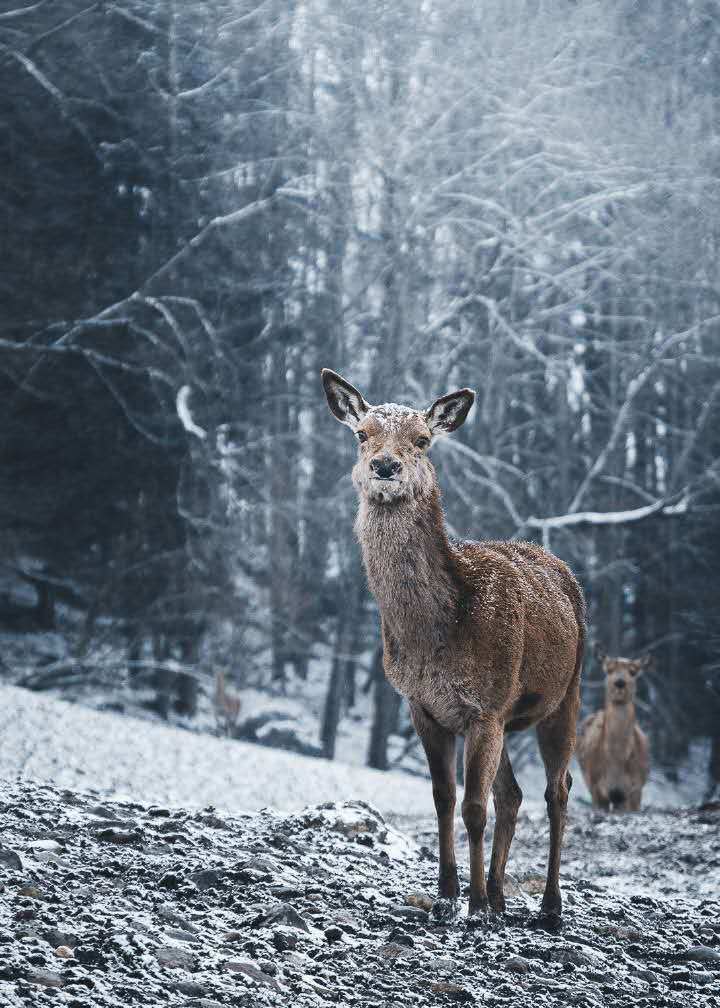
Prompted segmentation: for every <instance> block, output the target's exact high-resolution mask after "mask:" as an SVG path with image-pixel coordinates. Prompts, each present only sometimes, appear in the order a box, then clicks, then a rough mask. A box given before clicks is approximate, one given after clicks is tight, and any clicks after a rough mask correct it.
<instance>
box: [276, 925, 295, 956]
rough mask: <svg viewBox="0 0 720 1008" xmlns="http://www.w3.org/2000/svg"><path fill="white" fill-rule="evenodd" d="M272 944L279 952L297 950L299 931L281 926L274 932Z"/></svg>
mask: <svg viewBox="0 0 720 1008" xmlns="http://www.w3.org/2000/svg"><path fill="white" fill-rule="evenodd" d="M272 943H273V945H274V946H275V948H276V949H277V950H278V952H286V951H290V950H292V949H294V948H296V946H297V943H298V934H297V929H296V928H291V927H288V926H287V925H283V924H281V925H280V927H276V928H275V930H274V931H273V936H272Z"/></svg>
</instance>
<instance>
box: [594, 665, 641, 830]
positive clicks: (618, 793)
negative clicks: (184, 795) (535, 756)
mask: <svg viewBox="0 0 720 1008" xmlns="http://www.w3.org/2000/svg"><path fill="white" fill-rule="evenodd" d="M599 657H600V659H601V662H602V668H603V671H604V673H605V707H604V709H603V710H601V711H596V712H595V713H594V714H590V715H589V717H586V718H585V720H584V721H583V722H582V724H581V726H580V731H579V738H578V749H577V757H578V763H579V764H580V768H581V769H582V772H583V777H584V778H585V783H586V784H587V787H588V791H589V792H590V795H591V797H592V803H593V807H594V808H601V809H606V810H612V811H614V812H627V811H630V812H637V810H638V809H639V808H640V801H641V798H642V789H643V787H644V786H645V784H646V782H647V779H648V774H649V772H650V750H649V746H648V740H647V737H646V735H645V733H644V732H643V731H642V730H641V728H640V727H639V725H638V723H637V721H636V720H635V692H636V689H637V680H638V676H639V675H640V674H641V673H642V672H643V671H644V670H645V669H646V668H648V667H649V666H650V665H651V664H652V661H653V659H652V657H651V656H649V655H646V657H645V658H640V659H638V660H637V661H632V660H631V659H630V658H608V657H607V656H605V655H600V656H599Z"/></svg>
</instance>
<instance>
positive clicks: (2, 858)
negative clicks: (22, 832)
mask: <svg viewBox="0 0 720 1008" xmlns="http://www.w3.org/2000/svg"><path fill="white" fill-rule="evenodd" d="M0 865H3V866H4V867H5V868H13V869H15V870H16V871H22V867H23V863H22V861H21V859H20V855H19V854H16V853H15V851H14V850H10V848H9V847H2V846H0Z"/></svg>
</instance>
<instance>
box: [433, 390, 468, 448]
mask: <svg viewBox="0 0 720 1008" xmlns="http://www.w3.org/2000/svg"><path fill="white" fill-rule="evenodd" d="M474 401H475V393H474V392H473V390H472V389H468V388H464V389H459V391H457V392H449V393H448V394H447V395H444V396H441V397H440V399H436V400H435V402H434V403H433V404H432V406H431V407H430V409H429V410H427V411H426V412H425V420H426V422H427V425H428V427H429V428H430V430H431V431H432V433H433V436H434V437H442V436H443V435H444V434H450V433H452V431H454V430H457V429H458V427H460V426H461V425H462V424H464V423H465V418H466V417H467V415H468V413H469V412H470V407H471V406H472V404H473V403H474Z"/></svg>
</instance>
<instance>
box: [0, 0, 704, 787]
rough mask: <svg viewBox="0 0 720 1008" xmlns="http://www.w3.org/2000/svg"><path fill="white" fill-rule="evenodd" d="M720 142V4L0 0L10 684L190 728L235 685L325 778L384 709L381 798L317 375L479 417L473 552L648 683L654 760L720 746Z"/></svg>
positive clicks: (368, 651) (450, 460)
mask: <svg viewBox="0 0 720 1008" xmlns="http://www.w3.org/2000/svg"><path fill="white" fill-rule="evenodd" d="M719 112H720V2H718V0H695V2H693V0H655V2H632V0H602V2H596V0H576V2H573V0H548V2H542V0H482V2H478V0H424V2H421V0H393V2H392V3H390V2H382V0H265V2H257V0H255V2H246V0H232V2H230V0H227V2H220V0H218V2H216V0H206V2H193V3H189V2H182V0H117V2H113V0H101V2H98V3H87V2H83V0H51V2H50V0H44V2H43V0H40V2H35V3H32V2H27V0H26V2H24V3H23V2H22V0H14V2H12V3H3V4H0V145H1V149H0V165H1V167H0V220H1V221H2V237H3V242H2V265H1V267H0V285H1V292H2V318H1V322H0V325H1V328H2V338H1V339H0V430H1V431H2V436H1V437H0V543H1V544H2V551H1V552H0V632H1V633H2V640H3V641H5V647H4V648H3V652H4V653H3V654H2V659H3V662H4V671H3V675H4V677H5V678H6V679H7V680H8V681H12V682H16V683H20V684H23V685H26V686H30V687H32V688H35V689H45V688H59V687H63V686H65V687H67V686H69V685H74V686H75V687H77V688H84V687H85V686H87V687H88V688H91V687H92V688H93V689H97V688H102V689H104V690H105V691H106V692H107V695H108V697H110V698H112V696H113V691H115V692H118V691H122V690H123V689H126V688H127V689H133V688H137V689H140V688H143V689H145V690H146V691H149V694H150V700H149V702H150V703H151V704H152V705H153V706H154V708H155V709H156V710H157V711H158V712H159V713H160V714H161V715H163V716H169V715H170V714H171V713H172V712H173V711H174V712H175V713H179V714H180V715H182V716H184V717H186V718H192V716H193V714H194V712H195V710H196V708H197V705H198V703H199V700H200V699H201V698H202V697H206V696H207V695H208V694H209V691H211V690H212V681H213V677H214V675H215V674H216V673H217V671H218V669H222V670H223V671H224V673H225V676H226V678H227V682H228V687H229V688H230V687H234V689H235V690H236V691H237V692H239V694H240V696H241V697H242V695H243V691H244V690H246V689H248V688H250V687H252V688H253V689H255V690H260V691H264V692H266V693H267V695H268V696H270V697H273V696H275V697H276V696H280V695H282V694H283V693H286V692H288V691H290V692H293V694H294V695H295V696H299V697H302V696H303V691H305V690H306V691H307V695H308V697H311V696H312V697H314V698H315V700H317V701H318V703H319V707H318V715H317V719H316V722H317V723H316V725H315V730H316V734H317V739H318V740H319V741H318V745H319V748H320V749H321V750H322V751H323V752H324V753H325V755H328V756H333V755H334V753H335V745H336V738H337V731H338V725H339V724H341V723H342V719H343V718H344V717H345V716H346V715H347V714H348V712H350V713H352V711H353V710H355V709H360V708H359V707H358V705H359V704H361V703H363V702H364V703H366V705H367V706H366V708H364V709H366V711H367V713H366V715H364V716H365V717H366V719H367V721H368V724H367V726H366V727H367V737H368V746H369V750H368V757H369V760H370V762H371V763H372V764H373V765H376V766H381V767H382V766H386V765H387V763H388V736H389V735H390V734H391V733H393V732H397V731H401V730H402V729H403V726H404V723H405V722H404V720H403V716H402V715H400V714H399V713H398V705H397V703H395V702H394V700H393V698H392V696H391V694H390V692H389V688H388V687H387V686H386V685H385V684H384V682H383V680H382V677H381V676H380V675H379V673H378V662H377V644H378V626H377V618H376V614H375V611H374V608H373V605H372V602H371V600H370V598H369V595H368V592H367V590H366V587H365V581H364V576H363V573H362V570H361V566H360V559H359V551H358V548H357V545H356V543H355V542H354V541H353V533H352V525H353V515H354V508H355V495H354V491H353V489H352V487H351V484H350V480H349V470H350V467H351V464H352V459H353V456H354V452H355V448H354V444H353V439H352V438H350V437H349V436H345V435H346V433H347V432H344V431H343V430H342V429H341V428H339V427H338V426H337V424H336V423H335V422H334V420H333V419H332V417H331V416H330V414H329V413H328V411H327V407H326V405H325V402H324V399H323V396H322V394H321V388H320V384H319V370H320V368H321V367H322V366H329V367H332V368H334V369H336V370H339V371H340V372H342V373H343V374H345V375H346V376H347V377H348V378H349V379H350V380H351V381H353V382H354V383H356V384H358V385H359V386H360V387H361V388H362V389H363V391H364V392H365V394H366V396H367V398H368V399H369V400H370V401H374V402H378V401H386V400H388V399H391V400H395V401H400V402H407V403H411V404H416V405H424V404H427V403H429V402H430V401H432V399H434V398H435V397H436V396H437V395H440V394H442V393H444V392H446V391H447V390H449V389H451V388H454V387H458V386H463V385H470V386H473V387H475V388H476V389H477V390H478V400H477V406H476V408H475V409H474V411H473V413H472V415H471V417H470V419H469V421H468V423H467V424H466V425H465V427H464V428H463V429H462V430H461V431H460V432H459V434H458V435H457V436H456V437H455V438H454V439H448V440H447V442H446V443H443V445H442V446H439V447H438V448H437V449H436V450H435V452H434V461H435V463H436V465H437V467H438V470H439V475H440V481H441V484H442V486H443V488H444V494H445V506H446V511H447V516H448V523H449V526H450V529H451V531H453V532H457V533H459V534H461V535H470V536H474V537H476V538H481V537H487V538H490V537H513V536H519V537H524V538H528V539H534V540H537V541H540V542H544V543H545V544H546V545H548V546H549V547H550V548H551V549H552V550H554V551H555V552H556V553H558V554H559V555H560V556H562V557H563V558H564V559H565V560H567V561H568V562H569V563H570V564H571V565H572V566H573V568H574V569H575V571H576V572H577V574H578V576H579V577H580V579H581V580H582V583H583V585H584V587H585V589H586V592H587V597H588V603H589V617H590V626H591V634H592V639H593V641H594V642H595V643H597V644H598V645H600V646H601V647H602V648H603V649H604V650H606V651H607V652H609V653H611V654H613V653H622V654H626V655H639V654H643V653H646V652H650V653H652V654H653V655H654V656H655V659H656V665H655V670H654V672H652V673H651V674H650V675H649V676H647V677H646V679H645V681H644V685H643V687H642V694H641V699H642V708H641V714H640V716H641V720H642V721H643V723H644V725H645V726H646V727H648V728H649V730H650V733H651V737H652V744H653V751H654V755H655V759H656V761H657V762H658V763H659V764H661V765H664V766H667V767H669V768H672V767H673V766H675V765H676V764H677V763H678V762H679V761H680V760H681V759H682V758H683V757H684V755H685V754H686V752H687V750H688V747H689V745H690V743H691V742H692V741H693V740H695V739H699V738H702V737H707V736H709V735H711V734H713V732H714V733H715V734H718V733H719V732H720V727H719V726H720V697H719V689H720V687H719V671H718V670H719V669H720V609H719V606H718V596H719V592H718V577H717V572H718V568H719V566H720V534H719V533H720V513H719V511H718V492H717V490H718V477H719V476H720V275H719V265H718V263H719V257H718V247H719V243H720V213H719V211H720V200H719V199H718V196H719V183H720V115H719ZM587 668H588V672H587V676H586V686H585V690H586V693H585V699H586V703H587V704H588V705H589V706H594V705H597V704H598V703H600V702H601V696H602V692H601V687H600V679H599V676H600V673H599V670H598V669H597V667H596V663H594V662H593V661H592V660H591V661H589V662H588V666H587ZM369 691H370V692H372V693H373V695H374V705H373V704H372V703H370V702H369V701H368V699H367V694H368V692H369ZM363 698H364V699H363Z"/></svg>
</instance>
